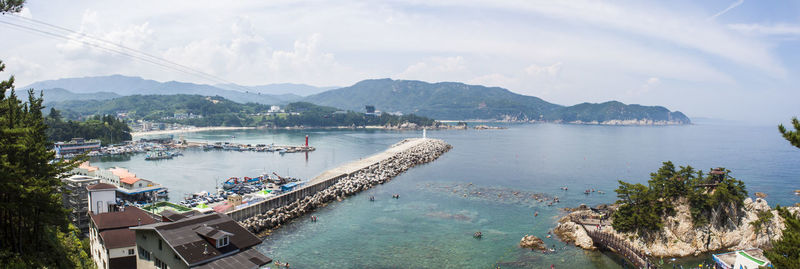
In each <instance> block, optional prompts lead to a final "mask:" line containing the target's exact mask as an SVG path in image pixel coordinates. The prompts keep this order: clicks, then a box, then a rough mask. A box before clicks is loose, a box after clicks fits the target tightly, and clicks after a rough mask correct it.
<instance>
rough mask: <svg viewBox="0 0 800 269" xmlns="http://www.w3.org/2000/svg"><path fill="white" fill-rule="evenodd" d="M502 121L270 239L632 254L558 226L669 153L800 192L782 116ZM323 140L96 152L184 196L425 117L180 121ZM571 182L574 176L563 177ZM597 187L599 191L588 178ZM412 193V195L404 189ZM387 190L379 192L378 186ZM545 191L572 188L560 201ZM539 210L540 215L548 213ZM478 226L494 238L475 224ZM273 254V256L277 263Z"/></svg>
mask: <svg viewBox="0 0 800 269" xmlns="http://www.w3.org/2000/svg"><path fill="white" fill-rule="evenodd" d="M495 125H498V126H502V127H505V128H507V129H500V130H433V131H428V132H427V136H428V137H431V138H438V139H443V140H444V141H446V142H447V143H449V144H451V145H453V149H452V150H451V151H449V152H447V153H445V154H444V155H442V156H441V157H440V158H439V159H437V160H436V161H433V162H431V163H428V164H424V165H420V166H417V167H414V168H412V169H410V170H408V171H406V172H405V173H403V174H401V175H399V176H397V177H395V178H394V179H392V180H391V181H389V182H388V183H385V184H383V185H380V186H377V187H375V188H372V189H370V190H367V191H364V192H362V193H360V194H357V195H355V196H352V197H349V198H347V199H345V200H343V201H339V202H332V203H330V204H328V205H327V206H326V207H324V208H321V209H318V210H317V211H316V212H314V213H312V214H313V215H314V216H316V217H317V219H318V221H317V222H311V221H310V218H308V217H303V218H299V219H296V220H294V221H292V222H290V223H288V224H286V225H284V226H282V227H280V228H278V229H276V230H274V231H273V232H272V233H271V234H270V235H269V236H267V237H266V238H265V239H264V242H263V243H262V244H261V245H259V246H257V247H256V249H257V250H259V251H261V252H262V253H264V254H265V255H267V256H268V257H270V258H272V259H274V260H277V261H280V262H281V263H286V262H288V263H290V265H291V268H498V267H499V268H550V267H551V266H553V267H555V268H630V267H631V265H630V264H626V263H625V261H624V260H623V259H622V258H620V257H619V256H617V255H615V254H614V253H611V252H607V251H585V250H583V249H580V248H577V247H575V246H572V245H568V244H565V243H563V242H560V241H558V240H556V239H555V238H547V235H548V232H549V231H550V230H551V229H552V228H554V227H555V225H556V223H557V220H558V219H559V218H560V217H561V216H563V215H564V211H563V208H566V207H576V206H579V205H581V204H586V205H589V206H594V205H598V204H601V203H613V202H614V201H615V200H616V196H615V193H614V189H615V188H616V187H617V185H618V181H619V180H623V181H627V182H634V183H646V181H647V180H648V179H649V176H650V173H652V172H654V171H656V170H657V169H658V168H659V167H660V166H661V165H662V162H666V161H672V162H673V163H674V164H675V165H676V166H686V165H690V166H692V167H694V168H696V169H702V170H705V171H706V172H707V171H708V170H709V169H711V168H713V167H725V168H727V169H730V170H731V171H732V176H733V177H735V178H737V179H739V180H742V181H744V182H745V184H746V186H747V190H748V191H749V193H750V195H751V196H754V193H755V192H763V193H766V194H767V195H768V197H767V198H766V200H767V201H768V202H769V204H770V205H771V206H775V205H776V204H781V205H794V204H795V203H798V202H800V197H799V196H796V195H794V190H796V189H800V149H797V148H795V147H793V146H791V145H790V144H789V143H788V142H787V141H785V140H783V138H782V137H781V136H780V134H779V133H778V131H777V126H751V125H744V124H734V123H728V122H713V121H706V122H697V123H695V124H692V125H683V126H598V125H568V124H499V123H498V124H495ZM306 135H308V137H309V141H310V144H311V145H312V146H314V147H316V151H313V152H310V153H307V154H306V153H287V154H284V155H281V154H278V153H267V152H234V151H221V150H220V151H215V150H212V151H204V150H202V149H186V150H184V152H183V153H184V155H183V156H179V157H176V158H175V159H171V160H161V161H145V160H144V157H145V156H144V155H143V154H138V155H128V156H117V157H103V158H96V159H93V160H92V162H93V164H94V165H97V166H99V167H101V168H110V167H115V166H116V167H124V168H128V169H129V170H131V171H132V172H133V173H136V174H137V175H138V176H139V177H141V178H145V179H149V180H153V181H156V182H158V183H161V184H163V185H164V186H166V187H168V188H169V190H170V200H172V201H179V200H181V199H182V198H183V197H184V196H186V195H189V194H191V193H196V192H200V191H213V190H214V189H215V187H216V186H218V185H219V184H221V183H222V182H223V181H224V180H226V179H227V178H229V177H234V176H236V177H244V176H250V177H254V176H258V175H261V174H264V173H270V174H271V173H272V172H275V173H277V174H279V175H281V176H290V177H297V178H301V179H310V178H312V177H314V176H316V175H318V174H320V173H322V172H323V171H325V170H327V169H331V168H334V167H336V166H338V165H341V164H344V163H347V162H349V161H353V160H357V159H359V158H363V157H366V156H369V155H371V154H374V153H377V152H381V151H383V150H385V149H386V148H387V147H389V146H391V145H392V144H394V143H397V142H398V141H400V140H402V139H404V138H409V137H421V136H422V132H421V131H397V130H371V129H369V130H363V129H359V130H353V129H343V130H339V129H336V130H331V129H320V130H314V129H306V130H260V129H259V130H236V131H209V132H198V133H184V134H175V135H174V136H175V138H176V139H177V138H184V139H186V140H190V141H201V142H234V143H244V144H270V143H275V144H276V145H301V144H303V143H304V139H305V136H306ZM561 187H567V188H568V190H566V191H565V190H562V189H561ZM587 189H594V190H596V191H595V192H592V193H591V194H589V195H586V194H584V190H587ZM393 194H399V195H400V198H399V199H392V195H393ZM370 196H374V197H375V201H370V200H369V199H368V197H370ZM535 197H548V198H552V197H558V198H559V200H560V201H561V202H560V203H556V204H553V205H552V206H550V205H548V204H547V203H546V202H539V201H538V200H537V199H536V198H535ZM536 213H538V216H536ZM477 231H480V232H482V234H483V237H482V238H481V239H476V238H473V236H472V235H473V234H474V233H475V232H477ZM525 235H535V236H537V237H540V238H542V239H544V242H545V243H546V244H547V245H548V246H550V247H552V248H554V249H556V252H554V253H541V252H534V251H530V250H526V249H522V248H520V247H519V246H518V244H519V241H520V239H521V238H522V237H523V236H525ZM710 261H711V259H710V255H709V254H704V255H700V256H698V257H689V258H682V259H677V260H663V261H659V262H663V263H664V267H665V268H669V267H673V266H675V267H676V268H680V267H681V266H683V267H684V268H693V267H697V266H698V265H699V264H701V263H704V262H705V263H709V262H710ZM271 266H272V265H271Z"/></svg>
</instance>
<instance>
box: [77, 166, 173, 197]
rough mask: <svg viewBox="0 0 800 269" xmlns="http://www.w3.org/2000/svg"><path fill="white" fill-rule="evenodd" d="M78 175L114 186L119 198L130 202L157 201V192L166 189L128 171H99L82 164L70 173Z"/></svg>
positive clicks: (120, 169) (117, 168)
mask: <svg viewBox="0 0 800 269" xmlns="http://www.w3.org/2000/svg"><path fill="white" fill-rule="evenodd" d="M72 172H73V173H76V174H80V175H88V176H95V177H97V178H99V179H100V182H101V183H107V184H111V185H114V186H116V187H118V188H117V192H118V195H119V198H120V199H122V200H125V201H131V202H152V201H155V200H158V192H160V191H165V190H166V189H167V188H165V187H164V186H162V185H161V184H158V183H155V182H153V181H150V180H146V179H142V178H139V177H137V176H136V174H134V173H131V172H130V171H128V169H125V168H119V167H114V168H111V169H107V170H101V169H99V168H97V167H94V166H91V165H90V164H89V163H87V162H84V163H82V164H81V165H80V166H79V167H78V168H76V169H74V170H73V171H72Z"/></svg>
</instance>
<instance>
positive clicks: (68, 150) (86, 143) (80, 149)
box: [53, 138, 100, 157]
mask: <svg viewBox="0 0 800 269" xmlns="http://www.w3.org/2000/svg"><path fill="white" fill-rule="evenodd" d="M53 149H54V150H55V151H56V155H57V156H59V157H60V156H67V155H75V154H81V153H84V152H90V151H94V150H100V140H96V139H92V140H85V139H83V138H73V139H72V140H70V141H68V142H56V143H55V144H54V145H53Z"/></svg>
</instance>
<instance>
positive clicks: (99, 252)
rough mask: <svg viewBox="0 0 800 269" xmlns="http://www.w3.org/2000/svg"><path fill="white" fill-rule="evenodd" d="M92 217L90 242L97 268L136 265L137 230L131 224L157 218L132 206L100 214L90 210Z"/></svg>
mask: <svg viewBox="0 0 800 269" xmlns="http://www.w3.org/2000/svg"><path fill="white" fill-rule="evenodd" d="M101 184H102V183H101ZM101 184H98V185H101ZM106 185H108V184H106ZM90 219H91V225H90V228H89V245H90V252H91V255H92V260H94V262H95V264H96V265H97V268H100V269H126V268H136V234H135V232H134V231H133V230H131V229H129V228H130V227H135V226H139V225H146V224H153V223H156V220H155V219H153V218H152V217H151V216H150V215H148V214H147V212H145V211H144V210H141V209H139V208H138V207H133V206H129V207H121V208H119V211H112V212H105V213H99V214H95V213H93V212H90Z"/></svg>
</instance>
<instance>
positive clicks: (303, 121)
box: [53, 94, 436, 127]
mask: <svg viewBox="0 0 800 269" xmlns="http://www.w3.org/2000/svg"><path fill="white" fill-rule="evenodd" d="M53 106H54V107H55V108H56V109H59V110H63V111H64V112H63V115H65V116H66V117H71V118H73V119H75V118H86V117H90V116H94V115H117V114H118V113H124V114H125V115H126V117H127V119H129V120H147V121H154V122H167V123H182V124H188V125H194V126H272V127H295V126H305V127H332V126H366V125H392V126H397V125H399V124H402V123H406V122H408V123H414V124H417V125H419V126H431V125H434V124H436V122H435V121H433V120H432V119H429V118H424V117H419V116H415V115H413V114H410V115H403V116H394V115H388V114H384V115H382V116H380V117H378V116H368V115H366V114H364V113H360V112H353V111H341V110H339V109H337V108H333V107H325V106H318V105H315V104H311V103H306V102H295V103H290V104H288V105H286V106H284V107H283V110H284V111H285V113H268V111H269V109H270V106H268V105H264V104H256V103H245V104H241V103H236V102H233V101H231V100H228V99H225V98H222V97H219V96H214V97H207V96H200V95H182V94H179V95H132V96H124V97H119V98H114V99H110V100H92V101H67V102H61V103H56V104H53ZM175 113H186V114H189V113H191V114H193V115H199V116H202V117H195V118H187V119H175V118H173V116H174V115H175Z"/></svg>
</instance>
